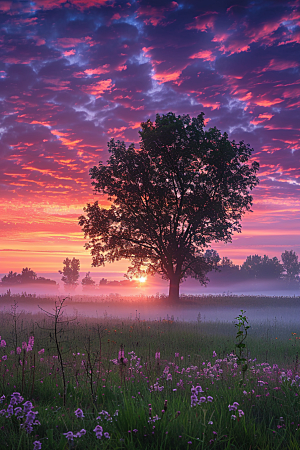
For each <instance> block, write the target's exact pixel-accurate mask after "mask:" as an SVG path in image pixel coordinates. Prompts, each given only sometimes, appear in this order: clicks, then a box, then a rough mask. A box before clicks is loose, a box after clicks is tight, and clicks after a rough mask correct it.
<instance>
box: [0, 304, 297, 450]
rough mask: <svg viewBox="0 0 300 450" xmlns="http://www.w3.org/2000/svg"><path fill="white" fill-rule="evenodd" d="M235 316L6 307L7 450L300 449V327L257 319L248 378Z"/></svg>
mask: <svg viewBox="0 0 300 450" xmlns="http://www.w3.org/2000/svg"><path fill="white" fill-rule="evenodd" d="M242 307H243V308H244V309H246V308H245V305H244V304H243V305H242ZM236 322H237V321H236V320H234V317H233V318H232V322H205V321H203V320H201V317H200V316H199V317H198V320H195V321H194V322H192V323H188V322H180V321H174V320H171V319H168V320H165V319H162V320H156V321H154V320H153V321H142V320H139V319H138V318H133V319H126V320H124V319H123V320H122V319H114V318H109V317H102V318H84V317H77V318H72V317H67V316H66V315H65V314H63V315H62V316H60V317H59V318H58V320H57V323H56V326H57V329H56V334H55V320H54V317H50V316H49V315H46V314H45V313H43V312H41V313H40V314H36V315H33V314H27V313H25V312H19V310H18V308H17V307H15V308H12V310H11V311H10V312H8V311H7V312H2V313H0V329H1V344H0V345H1V347H0V359H1V363H0V375H1V377H0V392H1V395H0V396H2V397H1V400H2V404H1V405H0V429H1V442H0V448H1V449H2V448H3V449H5V448H8V449H24V450H27V449H38V448H42V449H43V450H44V449H68V448H70V449H71V448H72V449H98V448H107V449H210V448H211V449H250V448H251V449H297V448H299V446H300V419H299V417H300V416H299V412H300V411H299V410H300V405H299V394H300V392H299V391H300V389H299V381H300V380H299V378H298V372H299V370H298V369H299V368H298V351H299V348H300V339H298V335H299V336H300V330H299V329H295V327H294V328H291V329H289V327H287V326H286V325H285V326H281V325H280V323H277V322H276V321H272V322H266V323H262V324H251V323H249V325H250V326H251V328H250V329H249V331H248V336H247V338H246V340H245V344H246V347H245V349H244V354H243V356H244V357H245V358H246V359H247V370H245V372H244V376H243V371H242V370H241V369H242V365H238V364H237V355H236V350H237V348H236V344H237V339H236V332H237V328H236V327H235V323H236ZM32 336H33V337H34V340H33V338H32ZM298 347H299V348H298ZM63 378H64V380H65V391H64V380H63ZM16 392H18V393H19V394H20V395H19V396H18V395H17V394H14V395H13V393H16ZM64 393H65V395H64ZM12 399H13V400H12ZM26 402H27V403H26ZM28 402H31V404H30V403H28ZM12 403H13V404H12ZM24 405H25V406H24ZM26 405H27V406H26ZM30 405H31V406H30ZM229 405H230V406H229ZM24 408H25V412H24ZM26 408H27V409H26ZM27 410H29V411H31V415H30V414H29V416H28V411H27ZM34 412H38V414H33V413H34ZM75 412H76V413H75ZM36 421H38V422H36ZM67 433H68V434H67Z"/></svg>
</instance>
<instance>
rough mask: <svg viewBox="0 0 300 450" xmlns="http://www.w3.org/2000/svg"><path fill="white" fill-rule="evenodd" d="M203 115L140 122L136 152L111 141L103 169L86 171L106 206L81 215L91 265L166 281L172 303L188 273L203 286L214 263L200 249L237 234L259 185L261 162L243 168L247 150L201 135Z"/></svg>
mask: <svg viewBox="0 0 300 450" xmlns="http://www.w3.org/2000/svg"><path fill="white" fill-rule="evenodd" d="M203 116H204V115H203V114H200V115H199V116H198V117H195V118H192V119H191V118H190V117H189V116H188V115H184V116H176V115H175V114H173V113H168V114H166V115H162V116H160V115H157V116H156V121H155V123H152V122H151V121H150V120H148V121H147V122H145V123H142V124H141V128H142V130H141V131H140V136H141V142H140V149H138V150H137V149H135V148H134V145H133V144H132V145H130V146H129V147H128V148H126V146H125V144H124V143H123V142H120V141H117V142H115V141H114V140H113V139H112V140H111V141H110V142H109V144H108V149H109V152H110V158H109V159H108V162H107V164H106V165H103V164H102V163H101V162H100V163H99V165H98V167H96V166H95V167H93V168H92V169H91V170H90V175H91V178H92V179H93V182H92V184H93V186H94V189H95V191H96V192H98V193H101V194H104V195H107V197H108V199H109V200H110V201H111V207H110V208H109V209H107V208H102V207H100V206H99V204H98V202H95V203H94V204H88V205H87V206H86V208H84V211H85V213H86V216H81V217H80V218H79V224H80V226H81V227H82V229H83V231H84V234H85V237H88V238H89V243H87V244H86V248H87V249H90V250H91V254H92V257H93V266H101V265H104V264H105V262H110V263H111V262H114V261H118V260H120V259H122V258H126V259H128V260H130V261H131V266H130V267H129V269H128V272H127V273H128V276H129V277H132V276H137V277H139V276H140V275H141V274H142V273H144V274H145V273H146V274H150V275H151V274H154V273H158V274H160V275H161V276H162V277H163V278H165V279H168V280H169V281H170V286H169V299H171V300H172V301H173V302H176V301H178V300H179V285H180V283H181V282H182V281H183V280H184V279H185V278H187V277H188V276H192V277H194V278H196V279H198V280H199V281H200V283H203V284H205V283H206V281H207V278H206V273H207V272H208V271H209V270H210V269H211V268H212V265H213V262H211V261H210V260H209V259H207V258H205V257H204V252H205V250H206V249H207V248H208V247H209V246H210V244H211V243H212V242H214V241H224V242H230V241H231V238H232V234H233V233H234V232H240V230H241V225H240V220H241V218H242V216H243V214H244V213H245V212H246V211H249V210H250V206H251V203H252V197H251V195H250V190H251V189H252V188H254V186H256V185H257V183H258V179H257V177H256V176H255V173H256V172H257V170H258V167H259V166H258V163H257V162H253V163H252V164H250V165H248V164H247V162H248V160H249V158H250V156H251V152H252V149H250V148H249V146H248V145H245V144H244V142H240V143H239V144H237V143H236V142H235V141H229V140H228V135H227V134H226V133H224V134H221V132H220V131H219V130H217V129H216V128H210V129H209V130H208V131H204V118H203Z"/></svg>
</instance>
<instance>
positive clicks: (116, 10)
mask: <svg viewBox="0 0 300 450" xmlns="http://www.w3.org/2000/svg"><path fill="white" fill-rule="evenodd" d="M0 27H1V38H0V51H1V58H0V96H1V100H2V101H1V106H0V108H1V116H0V117H1V118H0V139H1V146H0V167H1V192H2V201H1V209H2V214H1V220H0V229H1V230H2V236H3V238H4V242H3V245H2V247H3V249H6V250H7V253H5V251H6V250H5V251H4V252H3V253H4V254H5V256H6V263H5V264H4V265H3V266H2V267H1V268H0V270H1V271H2V272H3V271H7V270H8V269H10V268H11V269H14V270H20V268H22V267H21V266H23V265H25V264H26V265H29V264H31V265H34V263H36V264H41V267H43V268H44V270H47V269H48V268H50V267H51V268H53V267H54V265H55V264H57V261H60V260H61V259H62V257H63V256H62V255H64V254H65V255H66V256H67V255H68V252H69V253H70V254H71V253H72V255H73V254H77V255H80V258H81V259H82V261H83V260H84V261H85V267H86V269H88V267H89V264H90V260H89V257H88V255H87V254H85V256H83V255H84V250H83V243H84V242H83V238H82V234H81V231H80V229H79V228H78V226H77V224H76V223H77V217H78V215H79V214H80V213H81V212H82V207H83V206H84V204H85V203H86V202H88V201H93V199H94V197H93V193H92V189H91V185H90V179H89V173H88V172H89V168H90V167H91V166H93V165H94V164H97V162H98V161H99V160H102V161H105V160H106V159H107V156H108V153H107V142H108V140H109V139H110V138H111V137H114V138H116V139H121V140H124V141H126V143H127V144H129V143H131V142H135V143H136V145H138V141H139V136H138V130H139V124H140V123H141V122H142V121H144V120H147V119H148V118H149V117H150V118H151V119H154V118H155V114H156V113H167V112H169V111H173V112H175V113H177V114H190V115H192V116H195V115H197V114H199V113H200V112H202V111H203V112H204V113H205V118H206V124H207V127H209V126H217V127H218V128H220V129H221V131H223V132H225V131H226V132H228V133H229V136H230V138H231V139H235V140H237V141H240V140H244V141H245V142H247V143H249V144H250V145H251V147H253V148H254V150H255V152H254V155H253V158H254V159H256V160H258V161H259V162H260V164H261V171H260V179H261V183H260V185H259V187H258V188H256V189H255V191H254V199H255V202H254V206H253V210H254V213H253V214H252V215H251V214H248V215H247V217H246V218H245V219H244V221H243V233H242V235H238V236H236V237H235V238H234V241H233V244H231V245H227V246H226V247H224V246H222V245H220V244H218V245H217V246H216V248H218V250H219V251H220V253H221V254H222V255H225V254H226V255H227V256H231V257H233V258H234V259H235V260H236V261H237V262H241V261H242V260H243V259H244V258H245V257H246V256H247V255H248V254H250V253H254V252H257V253H259V254H263V253H267V254H269V255H270V256H274V255H276V256H280V254H281V252H282V251H284V250H285V249H291V248H293V249H294V250H296V251H298V252H299V253H300V242H299V239H297V236H298V234H297V229H298V228H299V213H298V211H299V198H300V197H299V193H300V164H299V161H300V143H299V142H300V140H299V136H300V125H299V124H300V114H299V107H300V56H299V55H300V3H299V0H291V1H282V2H278V1H275V0H270V1H268V2H260V1H256V0H254V1H253V2H250V1H248V0H238V1H237V2H236V3H235V4H234V5H232V3H231V2H228V1H223V0H213V1H211V2H209V3H208V4H207V5H206V4H205V5H204V3H203V2H197V1H196V0H186V1H184V2H176V1H169V0H168V1H167V0H159V1H158V0H139V1H130V0H129V1H111V0H69V1H68V2H66V1H65V0H36V1H26V0H25V1H24V0H22V1H15V0H14V1H9V0H5V1H2V2H1V3H0ZM99 200H101V201H102V202H103V203H105V200H103V199H99ZM41 245H43V247H44V249H45V251H46V250H47V249H48V250H49V267H48V268H47V267H46V265H47V264H46V263H45V259H44V256H39V255H41V254H40V253H39V252H38V251H37V250H38V249H40V247H41ZM21 250H26V254H25V253H24V251H23V252H22V251H21ZM31 251H32V252H33V253H34V256H32V259H30V255H31V253H30V252H31ZM51 251H53V253H51ZM26 258H27V259H26ZM39 258H40V259H39ZM120 267H121V266H120ZM122 268H123V266H122Z"/></svg>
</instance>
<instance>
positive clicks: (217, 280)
mask: <svg viewBox="0 0 300 450" xmlns="http://www.w3.org/2000/svg"><path fill="white" fill-rule="evenodd" d="M208 253H210V257H211V258H215V260H218V259H219V261H218V262H217V264H216V271H213V272H209V273H208V278H209V280H210V282H211V283H213V284H229V283H230V284H232V283H239V282H244V281H254V280H257V281H259V280H282V281H284V282H285V283H287V284H292V285H293V286H295V285H299V273H300V263H299V261H298V255H297V254H296V253H295V252H294V251H293V250H289V251H288V250H286V251H285V252H284V253H282V255H281V261H280V260H279V259H278V258H277V257H276V256H275V257H274V258H269V257H268V256H267V255H264V256H259V255H251V256H247V258H246V260H245V261H244V263H243V264H242V265H241V266H238V265H236V264H234V263H233V262H232V261H231V260H230V259H229V258H227V257H224V258H222V259H221V258H220V257H219V255H218V253H217V252H216V251H215V250H208Z"/></svg>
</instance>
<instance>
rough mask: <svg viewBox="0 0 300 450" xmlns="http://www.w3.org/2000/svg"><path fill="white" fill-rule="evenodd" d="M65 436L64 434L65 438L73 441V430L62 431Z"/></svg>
mask: <svg viewBox="0 0 300 450" xmlns="http://www.w3.org/2000/svg"><path fill="white" fill-rule="evenodd" d="M63 434H64V435H65V436H66V438H67V439H68V441H73V439H74V437H75V436H74V434H73V431H68V432H67V433H63Z"/></svg>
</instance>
